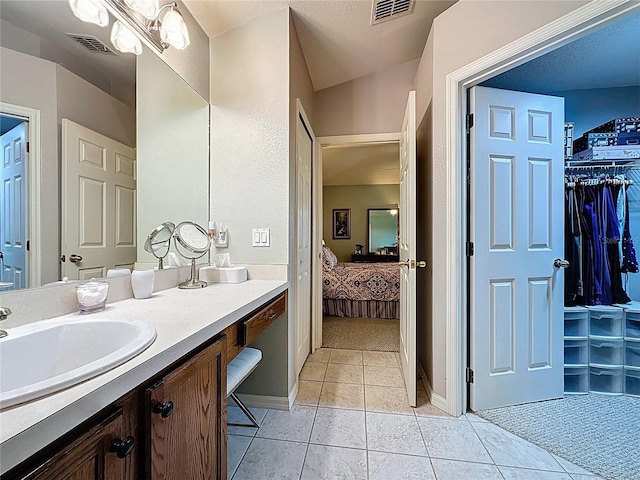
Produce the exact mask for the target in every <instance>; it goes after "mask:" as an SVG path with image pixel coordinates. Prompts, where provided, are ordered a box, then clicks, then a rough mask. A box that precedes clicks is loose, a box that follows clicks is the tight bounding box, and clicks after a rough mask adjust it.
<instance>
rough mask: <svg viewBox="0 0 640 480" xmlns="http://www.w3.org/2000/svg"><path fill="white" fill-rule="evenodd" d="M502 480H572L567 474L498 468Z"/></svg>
mask: <svg viewBox="0 0 640 480" xmlns="http://www.w3.org/2000/svg"><path fill="white" fill-rule="evenodd" d="M498 470H500V473H502V476H503V477H504V480H572V479H571V477H570V476H569V474H568V473H562V472H546V471H543V470H529V469H525V468H515V467H498Z"/></svg>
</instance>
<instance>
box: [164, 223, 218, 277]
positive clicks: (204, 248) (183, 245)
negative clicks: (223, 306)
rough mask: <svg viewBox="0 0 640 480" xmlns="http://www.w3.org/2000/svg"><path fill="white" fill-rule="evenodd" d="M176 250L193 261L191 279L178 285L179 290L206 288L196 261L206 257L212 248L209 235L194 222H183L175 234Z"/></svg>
mask: <svg viewBox="0 0 640 480" xmlns="http://www.w3.org/2000/svg"><path fill="white" fill-rule="evenodd" d="M173 238H175V240H176V250H177V251H178V253H179V254H180V255H181V256H183V257H184V258H186V259H191V278H190V279H188V280H187V281H184V282H182V283H180V284H179V285H178V288H204V287H206V286H207V282H203V281H201V280H200V279H199V278H198V270H197V269H196V259H197V258H200V257H202V256H203V255H205V254H206V253H207V252H208V251H209V248H210V247H211V239H210V238H209V233H208V232H207V231H206V230H205V229H204V228H202V227H201V226H200V225H198V224H197V223H194V222H181V223H179V224H178V226H177V227H176V228H175V230H174V232H173Z"/></svg>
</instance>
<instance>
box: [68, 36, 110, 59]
mask: <svg viewBox="0 0 640 480" xmlns="http://www.w3.org/2000/svg"><path fill="white" fill-rule="evenodd" d="M67 37H69V38H71V39H72V40H75V41H76V42H78V43H79V44H80V45H82V46H83V47H85V48H86V49H87V50H90V51H92V52H96V53H106V54H107V55H117V53H116V52H114V51H113V50H111V49H110V48H109V47H107V46H106V45H105V44H104V43H102V42H101V41H100V40H98V39H97V38H96V37H92V36H90V35H75V34H73V33H67Z"/></svg>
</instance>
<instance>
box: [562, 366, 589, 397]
mask: <svg viewBox="0 0 640 480" xmlns="http://www.w3.org/2000/svg"><path fill="white" fill-rule="evenodd" d="M588 392H589V367H564V393H567V394H576V393H588Z"/></svg>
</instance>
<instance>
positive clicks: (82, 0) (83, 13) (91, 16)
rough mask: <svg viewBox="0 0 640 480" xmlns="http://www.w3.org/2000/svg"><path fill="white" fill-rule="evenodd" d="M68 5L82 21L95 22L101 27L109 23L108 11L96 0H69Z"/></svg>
mask: <svg viewBox="0 0 640 480" xmlns="http://www.w3.org/2000/svg"><path fill="white" fill-rule="evenodd" d="M69 7H71V11H72V12H73V14H74V15H75V16H76V17H78V18H79V19H80V20H82V21H83V22H87V23H95V24H96V25H100V26H101V27H106V26H107V25H109V12H107V9H106V8H105V6H104V5H102V4H101V3H99V2H97V1H96V0H69Z"/></svg>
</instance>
